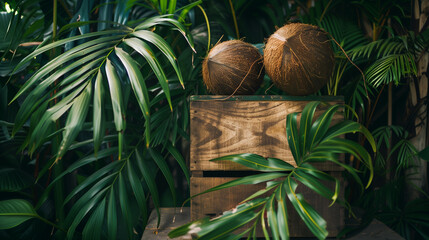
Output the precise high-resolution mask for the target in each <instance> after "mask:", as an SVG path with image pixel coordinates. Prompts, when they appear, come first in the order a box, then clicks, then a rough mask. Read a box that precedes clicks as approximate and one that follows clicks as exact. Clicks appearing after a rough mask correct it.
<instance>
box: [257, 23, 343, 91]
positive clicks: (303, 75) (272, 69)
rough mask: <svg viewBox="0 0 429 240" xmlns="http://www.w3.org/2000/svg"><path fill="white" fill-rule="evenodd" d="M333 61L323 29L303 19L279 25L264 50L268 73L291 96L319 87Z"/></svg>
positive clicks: (330, 69)
mask: <svg viewBox="0 0 429 240" xmlns="http://www.w3.org/2000/svg"><path fill="white" fill-rule="evenodd" d="M334 61H335V60H334V53H333V51H332V48H331V45H330V41H329V38H328V36H327V34H326V32H324V31H322V30H321V29H320V28H318V27H316V26H312V25H309V24H303V23H291V24H287V25H285V26H283V27H281V28H279V29H278V30H277V31H276V32H275V33H274V34H273V35H271V36H270V38H269V39H268V41H267V43H266V45H265V50H264V66H265V71H266V73H267V74H268V76H269V77H270V78H271V80H272V81H273V83H274V84H275V85H276V86H277V87H278V88H280V89H281V90H283V91H284V92H285V93H287V94H289V95H295V96H303V95H309V94H312V93H315V92H317V91H319V90H320V89H321V88H322V87H323V86H324V85H325V84H326V83H327V82H328V80H329V78H330V76H331V74H332V71H333V68H334V64H335V62H334Z"/></svg>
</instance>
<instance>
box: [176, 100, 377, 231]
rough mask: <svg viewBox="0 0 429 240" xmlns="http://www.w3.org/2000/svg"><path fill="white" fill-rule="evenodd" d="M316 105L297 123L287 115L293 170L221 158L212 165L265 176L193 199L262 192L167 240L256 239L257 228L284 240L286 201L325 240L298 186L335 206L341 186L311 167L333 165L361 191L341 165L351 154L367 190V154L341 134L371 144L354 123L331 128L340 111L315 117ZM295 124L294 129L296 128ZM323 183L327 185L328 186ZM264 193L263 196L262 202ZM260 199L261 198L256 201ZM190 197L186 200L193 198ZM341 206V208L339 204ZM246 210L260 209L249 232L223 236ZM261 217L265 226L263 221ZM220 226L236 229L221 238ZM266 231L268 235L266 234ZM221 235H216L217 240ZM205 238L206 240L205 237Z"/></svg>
mask: <svg viewBox="0 0 429 240" xmlns="http://www.w3.org/2000/svg"><path fill="white" fill-rule="evenodd" d="M320 104H321V103H320V102H311V103H309V104H307V105H306V106H305V108H304V109H303V111H302V112H301V117H300V118H299V119H298V113H291V114H289V115H288V116H287V118H286V130H287V139H288V144H289V146H290V149H291V152H292V155H293V157H294V159H295V163H296V167H294V166H292V165H290V164H288V163H286V162H284V161H282V160H280V159H274V158H264V157H262V156H259V155H256V154H249V153H245V154H236V155H229V156H224V157H220V158H216V159H212V160H211V161H232V162H235V163H239V164H241V165H243V166H246V167H248V168H251V169H254V170H257V171H261V172H264V173H260V174H255V175H250V176H246V177H243V178H238V179H235V180H233V181H230V182H227V183H224V184H221V185H219V186H216V187H214V188H211V189H208V190H206V191H204V192H202V193H199V194H197V195H195V196H198V195H201V194H204V193H208V192H211V191H216V190H220V189H225V188H228V187H233V186H237V185H241V184H257V183H262V182H266V187H265V189H261V190H259V191H257V192H255V193H254V194H253V195H251V196H249V197H248V198H247V199H245V200H244V201H243V203H241V204H240V205H238V206H237V209H234V210H233V211H232V214H231V212H227V213H225V214H223V215H221V216H220V217H218V218H215V219H213V220H208V219H202V220H197V221H195V222H192V223H189V224H187V225H184V226H182V227H179V228H177V229H175V230H173V231H171V232H170V233H169V236H170V237H178V236H181V235H184V234H186V233H188V232H189V231H192V233H193V234H196V236H198V239H220V238H217V237H218V236H222V237H227V236H228V237H230V238H231V239H234V237H242V236H245V235H247V236H248V237H249V238H251V237H255V232H256V231H255V229H256V226H257V225H259V224H262V229H263V232H264V236H265V238H266V239H269V235H270V234H269V230H270V231H271V237H273V238H274V239H289V235H290V234H289V228H288V221H289V218H288V212H289V211H291V209H287V205H286V201H290V202H291V203H292V206H293V210H295V211H296V212H297V213H298V215H299V216H300V217H301V219H302V220H303V221H304V223H305V224H306V226H307V227H308V229H309V230H310V231H311V232H312V233H313V234H314V236H316V237H317V238H318V239H325V238H326V237H327V236H328V231H327V229H326V224H327V223H326V221H325V220H324V219H323V218H322V217H321V216H320V214H319V213H318V212H317V211H316V210H315V209H314V208H313V207H312V206H311V205H310V204H309V203H308V202H307V201H306V200H305V199H304V197H303V195H302V194H301V193H299V192H298V191H297V187H298V185H304V186H306V187H307V188H309V189H311V190H312V191H314V192H315V193H317V194H319V195H321V196H323V197H324V198H327V199H330V200H331V201H332V204H333V203H334V202H336V201H338V200H339V198H340V195H339V192H340V181H339V180H338V179H336V178H334V177H332V176H331V175H329V174H327V173H326V172H323V171H321V170H319V169H317V168H315V167H314V166H313V165H312V164H313V163H320V162H333V163H334V164H336V165H339V166H341V167H343V168H344V169H345V170H346V171H348V172H349V173H350V174H351V175H352V176H353V177H354V178H355V179H356V181H357V182H358V183H359V184H360V185H361V186H362V187H363V184H362V180H361V179H360V177H359V176H358V175H357V172H358V171H357V170H356V169H353V168H351V167H350V166H349V165H347V164H345V163H343V162H342V161H341V160H340V159H339V156H340V155H341V154H350V155H353V156H355V157H356V159H358V160H359V161H361V162H362V163H363V165H364V166H366V167H367V168H368V170H369V171H370V177H369V179H368V183H367V185H366V187H368V186H369V184H370V183H371V181H372V174H373V166H372V159H371V156H370V154H369V153H368V152H367V151H366V149H365V148H364V147H363V146H361V145H359V144H357V143H355V142H353V141H351V140H348V139H345V138H344V135H345V134H349V133H356V132H360V133H361V134H363V135H364V136H365V137H366V138H367V139H368V142H369V143H370V145H371V147H372V148H373V150H374V151H375V147H376V146H375V142H374V139H373V137H372V135H371V134H370V133H369V131H368V130H367V129H366V128H364V127H363V126H362V125H360V124H359V123H356V122H352V121H348V120H344V121H340V122H339V123H337V124H335V125H333V126H331V121H332V118H333V116H334V114H336V113H337V112H338V110H339V109H340V107H341V106H340V105H333V106H329V107H325V108H324V111H323V112H322V114H320V115H319V117H317V118H316V117H315V115H316V114H315V112H316V109H317V108H318V106H319V105H320ZM298 123H299V127H298ZM326 182H328V183H330V185H327V184H326ZM267 193H268V196H266V195H267ZM263 194H265V195H264V196H266V197H263V198H261V196H262V195H263ZM195 196H192V197H191V198H193V197H195ZM342 201H343V200H341V201H340V202H342ZM249 206H260V208H259V209H258V210H257V211H256V212H255V211H254V210H253V213H252V214H250V213H249V215H248V216H247V215H246V216H247V217H248V219H247V218H246V222H247V221H254V223H253V224H252V225H251V227H250V229H247V230H243V232H241V233H239V234H238V235H234V234H228V235H226V234H227V233H228V232H230V231H232V230H236V229H238V227H241V226H242V225H239V224H237V223H235V222H234V221H235V219H236V218H238V217H239V216H241V215H243V217H244V213H242V212H239V211H238V210H239V209H240V208H244V207H249ZM265 216H266V218H267V221H265V219H264V218H265ZM221 226H236V227H234V229H229V228H228V231H227V232H225V233H220V232H221V231H222V229H223V228H220V227H221ZM268 229H269V230H268ZM218 234H221V235H218ZM209 236H210V237H209Z"/></svg>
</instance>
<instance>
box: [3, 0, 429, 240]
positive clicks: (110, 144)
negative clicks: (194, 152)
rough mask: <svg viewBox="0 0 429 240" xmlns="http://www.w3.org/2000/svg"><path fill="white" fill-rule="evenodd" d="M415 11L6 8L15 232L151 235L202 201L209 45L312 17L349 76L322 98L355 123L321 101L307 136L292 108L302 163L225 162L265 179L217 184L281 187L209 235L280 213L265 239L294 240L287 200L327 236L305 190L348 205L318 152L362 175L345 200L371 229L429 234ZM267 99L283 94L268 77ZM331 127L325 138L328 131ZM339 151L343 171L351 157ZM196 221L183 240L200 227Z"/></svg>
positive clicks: (90, 2)
mask: <svg viewBox="0 0 429 240" xmlns="http://www.w3.org/2000/svg"><path fill="white" fill-rule="evenodd" d="M412 2H413V3H410V1H406V0H392V1H384V0H356V1H348V0H319V1H311V0H294V1H283V0H267V1H259V0H235V1H232V0H220V1H218V0H196V1H194V0H119V1H110V0H87V1H86V0H85V1H83V0H54V1H51V0H50V1H47V0H37V1H34V0H13V1H1V2H0V55H1V60H0V193H1V195H0V238H1V239H140V238H141V235H142V233H143V231H144V228H145V226H146V224H147V220H148V215H149V213H150V212H151V211H155V212H157V213H158V215H159V209H160V207H165V206H180V205H181V204H182V203H183V202H185V201H186V199H188V198H189V197H190V196H189V179H190V177H189V170H188V166H187V161H189V159H188V158H189V157H188V152H189V146H188V145H189V144H188V142H189V140H190V136H189V122H190V119H189V96H191V95H204V94H206V89H205V86H204V85H203V83H202V79H201V63H202V60H203V59H204V57H205V56H206V54H207V52H208V51H209V50H210V48H211V47H212V46H214V45H215V44H216V43H217V42H218V41H222V40H228V39H242V38H244V39H245V40H246V41H247V42H250V43H253V44H255V45H256V46H257V47H258V48H260V49H263V47H264V41H265V39H267V38H268V37H269V36H270V34H272V33H273V32H274V31H275V30H276V28H277V27H281V26H283V25H284V24H286V23H289V22H303V23H309V24H313V25H317V26H319V27H320V28H322V29H323V30H324V31H326V32H327V33H328V35H329V36H330V38H331V39H332V41H331V42H332V48H333V50H334V53H335V60H336V65H335V69H334V73H333V75H332V77H331V78H330V80H329V82H328V84H327V86H326V87H325V88H323V89H322V90H321V91H320V92H319V93H317V94H316V95H342V96H344V99H345V103H346V105H347V106H348V107H346V108H344V111H343V112H344V117H345V121H344V122H342V123H341V124H340V125H337V127H332V128H328V125H329V124H328V123H329V122H330V121H326V122H325V121H324V120H323V121H322V119H321V118H313V112H314V110H315V109H316V107H317V105H318V104H319V103H312V104H310V105H308V106H307V107H306V108H305V110H304V111H303V113H302V115H306V116H308V118H306V119H307V120H306V121H304V123H305V124H304V125H301V126H300V127H299V128H298V126H297V125H296V122H297V116H298V113H294V114H292V115H289V116H288V125H287V128H288V132H287V134H288V136H299V137H298V138H296V139H292V140H291V139H289V145H290V146H292V145H293V144H298V145H294V146H296V147H294V148H292V150H293V153H294V158H295V161H296V164H297V166H290V165H288V164H286V163H284V162H282V161H281V160H277V159H270V158H268V159H265V158H262V157H260V156H257V155H253V154H251V153H249V154H244V155H238V156H225V157H224V158H221V159H217V160H229V161H235V162H238V163H242V164H245V165H246V164H247V165H246V166H250V165H251V166H255V164H256V163H257V164H260V165H258V166H260V167H256V169H255V170H259V171H263V172H264V171H265V173H261V175H255V176H252V177H249V178H244V180H241V181H242V182H239V181H236V182H232V183H229V185H228V184H226V185H223V186H219V187H218V189H220V188H224V187H227V186H231V185H236V184H239V183H246V184H250V183H255V182H268V185H267V189H265V190H271V191H274V194H273V195H271V197H268V198H257V195H259V193H255V195H254V196H252V197H251V198H249V199H247V200H248V201H247V203H243V204H242V205H239V206H238V207H237V212H234V213H233V212H226V213H225V215H224V216H223V217H221V218H218V219H217V220H213V221H209V220H208V219H206V220H201V221H199V222H197V224H200V225H199V228H200V229H208V228H209V226H216V224H218V225H219V226H220V228H222V226H224V225H225V224H226V223H227V224H228V226H231V227H230V228H229V230H231V231H232V230H233V229H235V228H237V227H239V226H241V225H242V224H243V223H244V222H246V221H251V220H256V222H257V221H264V219H263V218H261V216H262V215H264V214H265V213H267V216H269V217H268V221H269V222H268V223H269V224H268V225H269V227H267V226H268V225H267V223H263V226H265V228H264V232H265V233H266V236H267V235H269V234H271V235H272V236H274V238H277V239H287V238H288V237H289V236H288V232H287V213H286V212H285V211H281V210H282V209H283V208H282V207H283V206H286V205H284V200H286V199H288V201H291V203H292V205H293V206H294V209H295V210H296V211H298V213H301V214H300V216H301V217H302V218H303V219H304V221H306V220H305V219H307V220H308V219H310V220H309V222H308V224H307V226H308V227H309V229H310V230H311V232H312V233H313V234H314V235H315V236H317V237H318V238H324V237H326V234H327V232H326V228H325V227H324V226H325V222H324V220H323V219H320V218H319V215H318V213H317V212H315V211H309V212H307V211H305V210H308V209H312V207H311V206H309V205H306V204H305V203H306V202H305V200H303V199H302V198H301V197H300V195H299V192H295V187H296V185H297V184H298V183H299V184H303V185H306V186H307V187H309V188H310V189H312V190H314V191H316V193H318V194H321V195H322V196H324V197H326V198H328V199H331V200H332V201H335V200H336V196H337V193H338V192H337V188H336V189H334V190H332V189H329V188H327V187H326V186H324V185H323V184H321V183H320V181H319V180H320V179H325V180H328V181H331V182H334V183H335V184H334V185H335V186H338V184H339V183H338V181H337V180H336V179H335V178H332V177H331V176H328V175H326V174H324V173H323V172H321V171H319V170H317V169H315V168H314V167H312V164H311V162H312V161H317V157H316V156H318V157H321V158H323V161H331V162H335V163H337V164H340V165H341V166H343V167H344V169H345V170H347V171H346V172H347V174H346V175H345V178H346V180H347V181H348V182H349V184H348V185H347V188H346V192H345V199H344V200H345V201H344V202H343V203H345V202H346V201H347V200H348V202H349V205H350V206H351V211H352V212H353V211H354V210H355V209H362V210H363V213H362V214H360V216H358V217H359V218H360V219H362V221H361V222H360V223H361V227H363V226H364V225H365V224H369V223H370V222H371V220H372V219H374V218H377V219H379V220H381V221H382V222H384V223H385V224H386V225H388V226H389V227H391V228H392V229H394V230H395V231H397V232H398V233H399V234H401V235H402V236H404V237H405V238H406V239H428V238H429V232H428V230H427V229H429V219H428V216H429V213H428V209H429V207H428V203H429V196H428V189H427V185H428V179H427V178H426V179H420V180H421V182H423V185H422V186H416V185H415V184H414V182H415V181H413V178H416V177H417V178H420V177H421V176H422V175H416V174H415V171H416V169H417V170H418V168H417V167H416V166H415V163H416V161H420V158H422V159H426V160H427V159H428V158H429V157H428V155H429V154H428V151H427V150H422V149H421V147H417V146H415V144H413V142H412V139H414V138H415V137H416V136H418V135H419V134H422V133H421V131H420V128H421V127H423V129H425V127H426V125H427V112H426V111H424V110H423V111H421V107H422V106H423V107H425V106H426V105H427V104H426V102H427V98H426V96H425V95H424V93H425V92H426V93H427V90H428V89H427V87H426V89H425V88H424V86H423V87H422V86H421V85H419V82H420V81H421V80H422V76H423V75H424V74H425V72H421V71H420V68H421V66H420V65H419V63H421V60H422V58H424V56H425V54H427V48H428V46H429V30H427V24H424V25H422V26H419V23H418V21H417V20H416V19H420V16H419V15H416V14H424V11H420V10H421V9H420V8H419V7H420V6H423V5H424V3H425V2H427V1H423V0H419V1H412ZM422 19H423V18H422ZM423 67H424V66H423ZM426 68H427V66H426ZM256 94H257V95H265V94H268V95H283V94H284V93H283V92H281V91H280V90H279V89H278V88H276V87H275V86H272V82H271V80H270V79H269V77H267V76H265V78H264V82H263V84H262V86H261V88H260V89H259V90H258V91H257V92H256ZM411 103H412V104H411ZM337 108H339V106H332V107H331V108H328V109H329V110H328V111H327V112H325V113H324V114H325V116H332V115H331V114H333V113H334V112H336V110H337ZM386 116H388V117H386ZM301 119H302V117H301ZM313 120H314V121H313ZM416 123H420V124H421V125H418V124H416ZM285 124H286V123H285ZM301 124H302V122H301ZM327 124H328V125H327ZM317 126H321V128H320V129H323V131H322V132H314V131H313V130H314V128H316V127H317ZM303 127H308V129H311V130H310V131H303ZM339 129H343V130H344V131H336V130H339ZM366 129H367V130H368V131H369V132H367V130H366ZM359 131H360V132H362V133H363V134H347V135H346V136H344V138H342V139H339V138H337V137H338V136H340V135H341V134H346V133H354V132H359ZM426 138H427V137H426ZM309 139H312V141H311V142H310V140H309ZM313 140H314V141H313ZM366 140H369V141H366ZM291 141H292V142H291ZM423 141H425V140H423ZM368 143H369V144H368ZM423 145H424V146H426V145H427V144H426V142H424V143H423ZM373 147H375V149H376V151H373V149H372V148H373ZM339 153H345V161H344V162H340V161H337V157H336V155H337V154H339ZM317 154H319V155H317ZM243 159H247V160H248V161H247V160H246V161H244V160H243ZM249 163H252V164H250V165H249ZM268 166H270V167H272V166H274V167H275V169H270V167H268ZM423 170H424V171H426V172H427V169H423ZM285 171H286V172H285ZM278 177H283V178H284V179H285V180H278V179H277V178H278ZM252 178H253V179H252ZM363 182H368V183H371V185H368V184H362V183H363ZM362 187H364V188H363V191H357V189H362ZM265 190H264V191H265ZM412 190H414V191H415V192H418V193H419V194H418V196H417V197H416V198H414V199H408V198H407V196H408V194H404V193H405V192H410V191H412ZM261 193H262V192H261ZM243 200H244V199H243ZM336 202H339V201H338V200H336ZM340 202H341V201H340ZM301 204H303V205H301ZM335 204H337V203H335ZM302 206H305V207H304V208H303V207H302ZM258 207H259V208H258ZM294 209H288V211H291V210H294ZM254 210H256V211H254ZM307 213H308V214H307ZM237 214H238V215H237ZM240 214H241V215H240ZM237 216H238V217H237ZM160 217H162V216H160ZM242 217H243V218H242ZM228 218H231V219H235V220H231V222H228V220H225V219H228ZM244 218H245V219H246V220H243V219H244ZM237 219H238V220H237ZM311 219H317V221H314V222H313V221H311ZM213 222H214V223H213ZM158 223H159V220H158ZM230 223H234V224H232V225H230ZM211 224H214V225H211ZM327 224H329V223H327ZM191 225H192V224H189V225H187V226H185V227H184V228H182V229H181V232H179V233H178V231H179V230H178V231H176V232H172V233H171V234H172V235H179V234H185V233H186V232H187V230H189V229H188V228H189V227H190V226H191ZM193 226H195V224H194V225H193ZM204 226H207V228H204ZM219 226H218V227H219ZM220 228H213V229H212V230H213V231H206V232H199V233H196V234H197V236H200V237H201V239H213V238H216V236H218V233H221V234H229V233H230V232H228V231H223V230H220ZM253 230H254V229H252V228H251V229H249V230H248V231H247V232H244V234H248V236H249V237H250V236H252V234H253ZM353 230H354V229H350V228H349V229H345V230H344V231H343V235H347V234H352V233H353ZM211 234H214V235H211ZM213 236H215V237H213ZM242 236H245V235H242ZM237 237H239V236H232V235H231V236H230V239H235V238H237ZM218 238H222V235H221V236H218Z"/></svg>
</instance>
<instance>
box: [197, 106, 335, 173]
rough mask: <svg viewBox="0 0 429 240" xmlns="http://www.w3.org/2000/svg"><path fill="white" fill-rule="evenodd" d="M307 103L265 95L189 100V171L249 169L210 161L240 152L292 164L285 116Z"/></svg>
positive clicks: (328, 168)
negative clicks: (241, 98)
mask: <svg viewBox="0 0 429 240" xmlns="http://www.w3.org/2000/svg"><path fill="white" fill-rule="evenodd" d="M307 103H309V101H290V100H269V101H268V100H264V99H262V100H261V101H254V100H247V101H241V100H240V101H222V100H193V101H191V109H190V115H191V142H190V154H191V155H190V159H191V163H190V169H191V171H197V170H204V171H210V170H248V169H247V168H245V167H243V166H241V165H238V164H234V163H229V162H209V160H210V159H213V158H217V157H221V156H225V155H230V154H239V153H255V154H259V155H262V156H264V157H274V158H279V159H282V160H284V161H286V162H288V163H291V164H293V165H295V162H294V160H293V157H292V154H291V152H290V148H289V146H288V143H287V139H286V116H287V115H288V114H289V113H293V112H300V111H302V110H303V108H304V106H305V105H306V104H307ZM331 103H341V101H335V102H331ZM318 113H319V114H320V111H318ZM334 119H335V120H336V121H338V120H339V119H342V115H341V114H337V115H336V116H335V117H334ZM318 167H319V168H320V169H321V170H324V171H335V170H340V168H339V167H338V166H334V165H332V164H328V165H318Z"/></svg>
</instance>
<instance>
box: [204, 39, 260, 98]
mask: <svg viewBox="0 0 429 240" xmlns="http://www.w3.org/2000/svg"><path fill="white" fill-rule="evenodd" d="M202 70H203V80H204V83H205V85H206V86H207V89H208V90H209V92H211V93H213V94H218V95H230V94H237V95H246V94H253V93H254V92H255V91H256V90H257V89H258V88H259V87H260V85H261V83H262V80H263V77H264V73H263V60H262V55H261V54H260V53H259V51H258V49H257V48H256V47H254V46H253V45H251V44H249V43H246V42H243V41H241V40H230V41H225V42H222V43H220V44H217V45H216V46H215V47H214V48H213V49H212V50H210V52H209V54H208V55H207V57H206V58H205V59H204V61H203V69H202Z"/></svg>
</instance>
